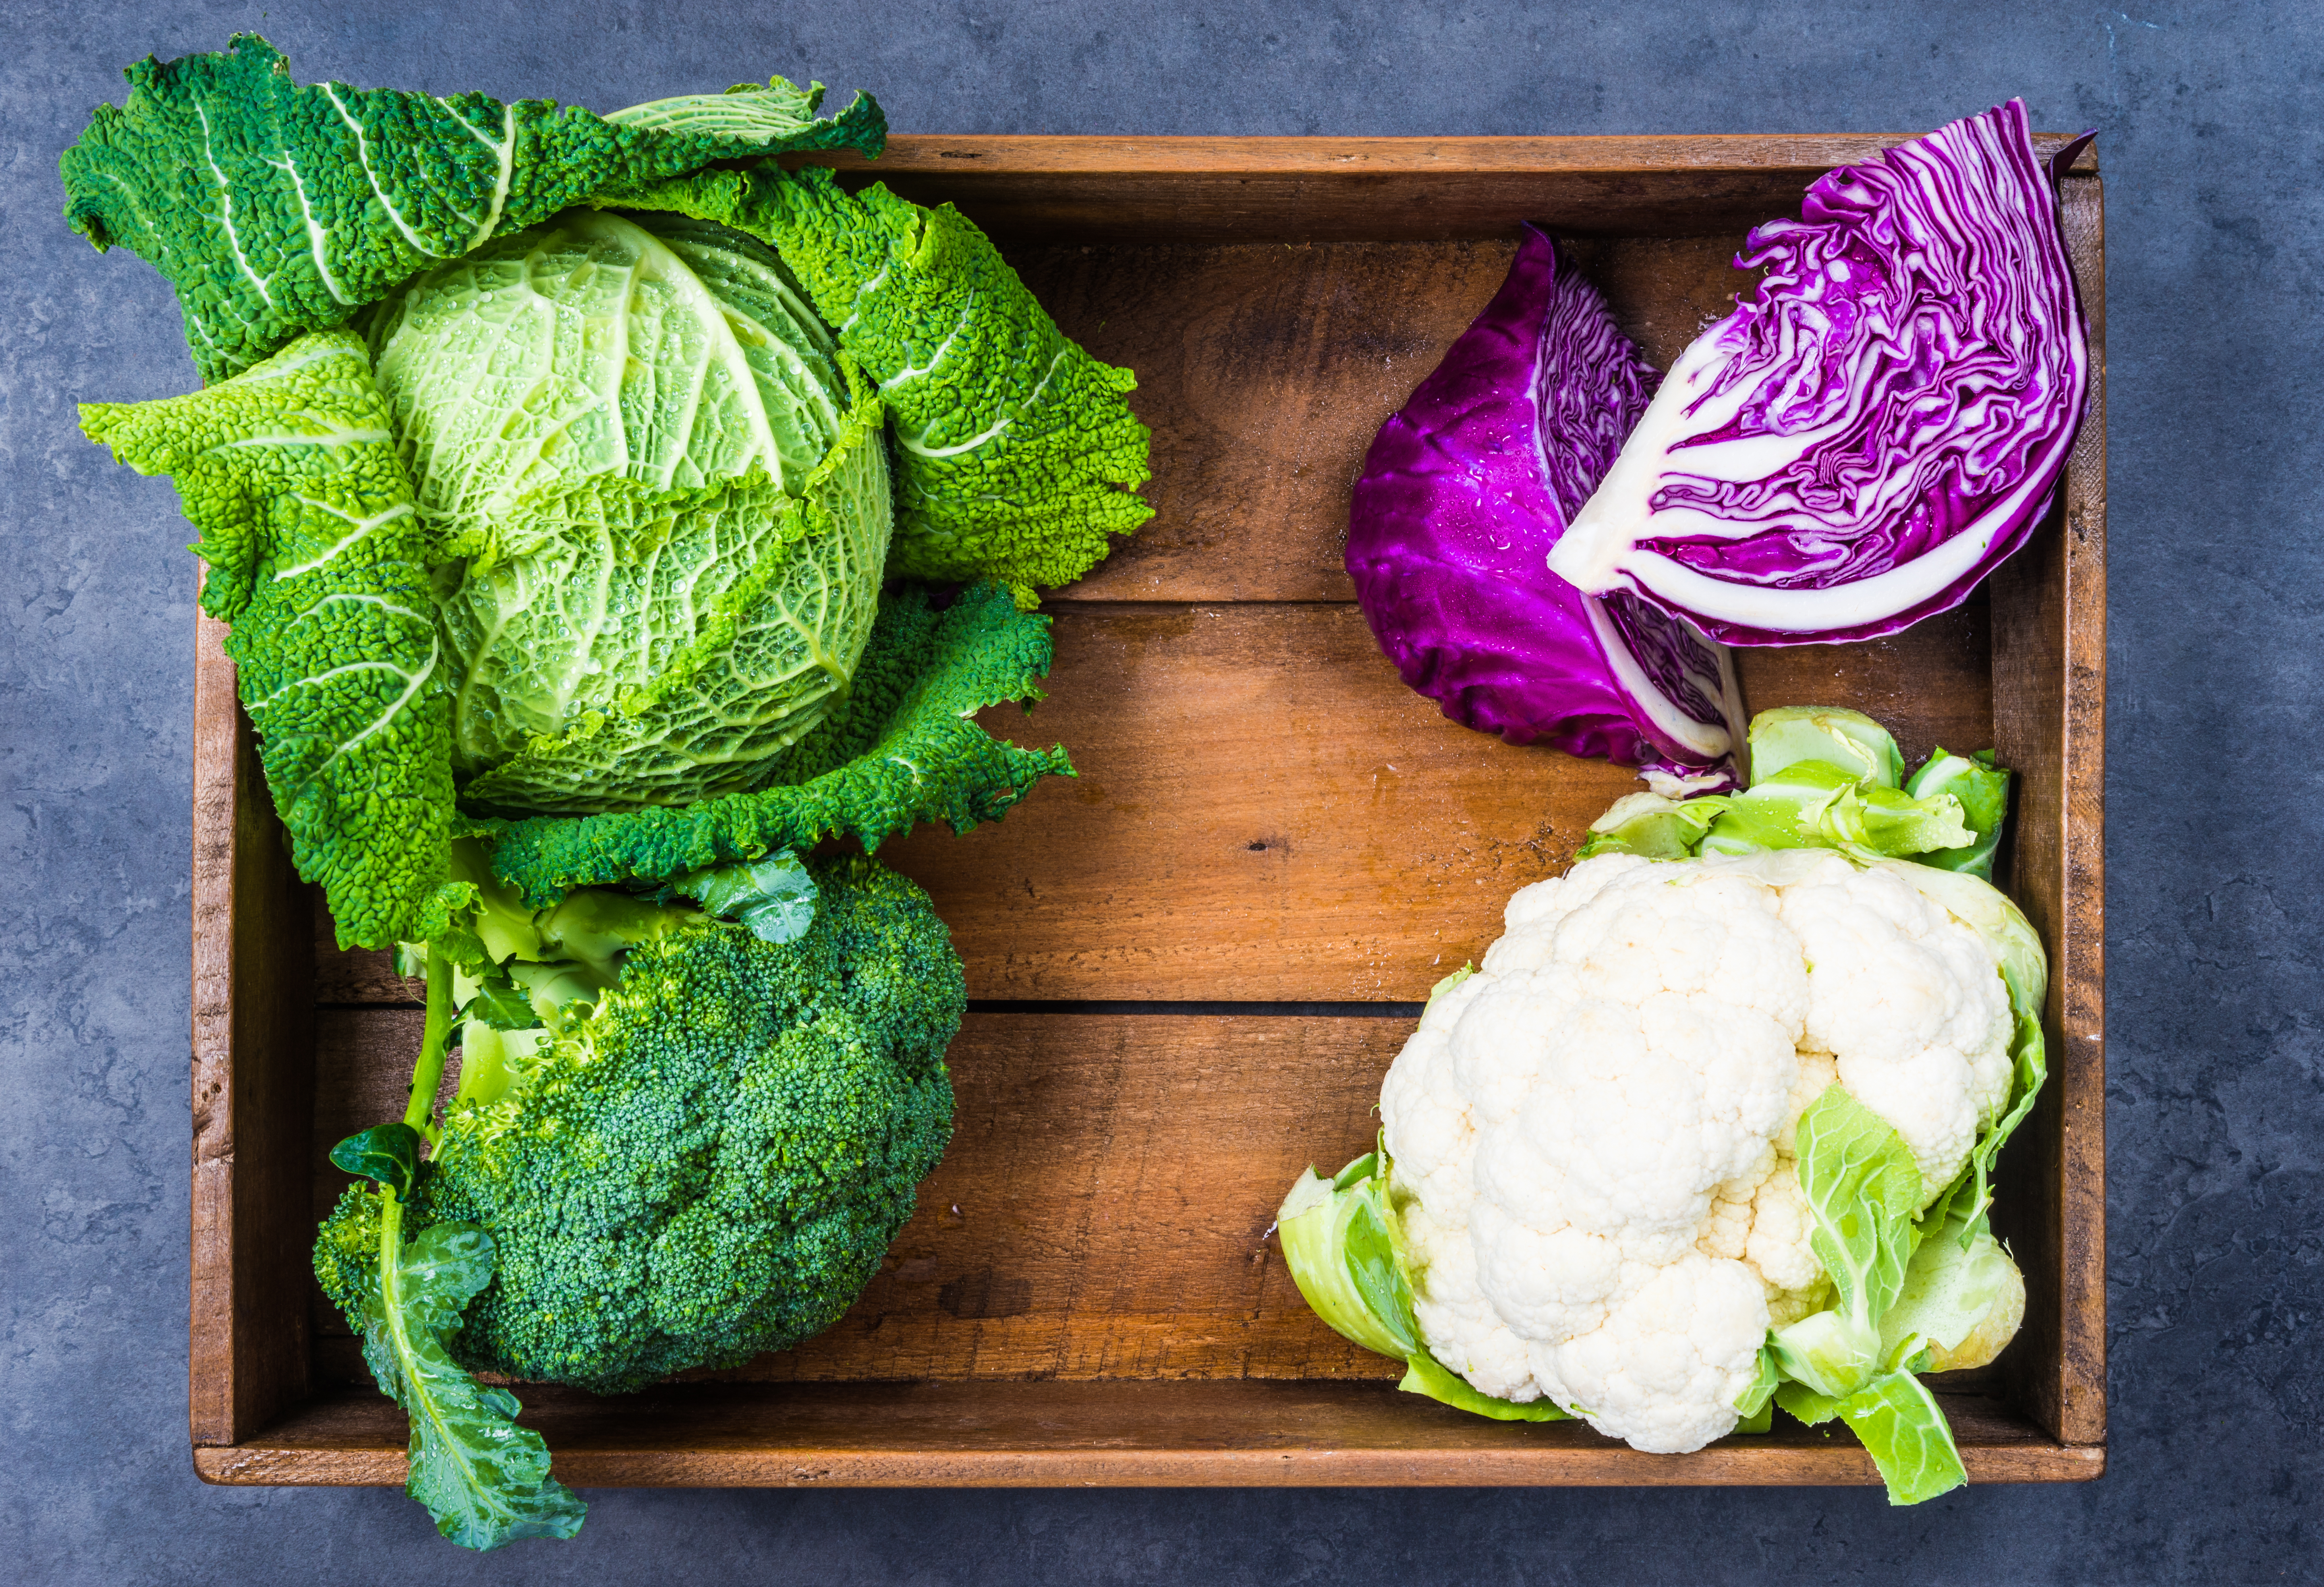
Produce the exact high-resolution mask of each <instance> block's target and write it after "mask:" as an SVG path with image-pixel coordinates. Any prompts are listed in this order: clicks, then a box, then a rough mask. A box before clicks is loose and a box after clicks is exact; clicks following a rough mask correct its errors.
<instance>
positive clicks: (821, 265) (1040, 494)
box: [593, 161, 1154, 607]
mask: <svg viewBox="0 0 2324 1587" xmlns="http://www.w3.org/2000/svg"><path fill="white" fill-rule="evenodd" d="M593 201H595V202H597V203H601V204H618V205H622V206H624V207H627V208H643V209H676V210H679V211H681V212H683V213H685V214H687V215H691V216H694V217H697V218H699V219H705V220H714V221H716V222H719V223H720V224H722V225H724V226H733V227H734V228H735V229H736V230H738V231H742V232H747V233H749V234H751V235H753V236H756V237H759V238H761V240H763V241H765V242H767V243H770V244H771V245H774V247H775V248H776V249H777V250H778V251H779V253H780V254H782V256H783V262H784V263H786V264H787V265H788V266H789V267H790V268H791V269H792V270H793V271H795V272H797V273H798V276H799V279H800V281H801V282H802V283H803V284H804V285H805V286H806V287H807V292H808V295H809V296H810V297H812V298H813V299H814V300H815V306H816V312H818V313H819V314H821V315H822V317H823V318H824V319H825V322H826V323H828V324H829V325H831V326H832V327H833V328H835V330H836V331H837V333H838V336H839V344H840V346H842V347H843V348H844V349H845V350H846V351H847V352H848V353H850V354H852V355H853V356H854V357H855V358H856V359H857V360H858V361H859V362H860V363H861V364H862V366H863V368H864V369H865V371H866V372H868V373H869V374H871V377H872V379H874V380H875V381H877V382H878V383H879V390H880V396H881V400H882V401H885V402H886V403H887V405H888V411H889V413H890V417H891V421H892V426H893V434H894V438H895V443H896V445H895V461H896V475H897V477H896V535H895V541H894V544H893V546H892V548H891V549H890V552H889V562H888V567H889V571H890V572H891V573H899V574H902V575H903V576H905V577H910V578H927V579H935V580H944V581H952V580H959V579H969V578H994V579H999V580H1001V582H1002V583H1004V584H1007V585H1008V586H1010V589H1011V591H1012V592H1013V593H1014V594H1015V595H1016V596H1017V599H1018V601H1019V604H1022V605H1026V606H1028V607H1029V606H1030V605H1031V604H1033V601H1034V596H1033V590H1032V586H1036V585H1061V584H1069V583H1071V582H1072V581H1073V580H1074V579H1076V578H1079V577H1081V576H1082V575H1083V574H1084V573H1086V572H1087V571H1089V569H1090V568H1091V567H1094V566H1095V565H1096V564H1097V563H1098V562H1099V561H1101V560H1102V559H1103V558H1104V557H1105V555H1106V552H1107V551H1108V549H1110V548H1111V538H1110V537H1111V536H1114V535H1123V534H1128V533H1130V531H1133V530H1135V529H1136V528H1137V527H1138V526H1139V524H1141V523H1143V522H1145V521H1146V520H1147V519H1148V518H1149V517H1151V516H1152V515H1153V512H1154V509H1153V508H1152V507H1151V506H1150V505H1148V503H1146V502H1145V501H1143V500H1141V499H1140V498H1139V496H1138V495H1136V494H1134V493H1135V491H1136V490H1137V487H1138V486H1139V485H1140V484H1144V483H1145V481H1146V479H1147V478H1148V474H1149V472H1150V471H1149V469H1148V465H1147V443H1148V431H1147V429H1146V427H1145V426H1144V425H1143V424H1141V423H1139V420H1138V419H1137V416H1136V415H1135V414H1133V413H1131V412H1130V406H1129V404H1128V403H1127V402H1126V401H1124V400H1123V399H1124V396H1125V394H1126V393H1127V392H1130V391H1133V390H1135V389H1136V387H1137V378H1136V377H1135V376H1134V375H1132V374H1130V371H1128V370H1126V369H1118V368H1115V367H1113V366H1112V365H1111V364H1102V363H1100V362H1098V361H1097V360H1096V359H1094V358H1093V357H1091V356H1090V355H1089V354H1088V353H1087V352H1085V351H1084V349H1083V348H1082V347H1081V346H1079V345H1078V344H1076V343H1074V342H1073V341H1072V340H1070V339H1068V338H1067V337H1065V334H1064V333H1063V332H1062V331H1060V330H1058V329H1057V327H1056V322H1055V321H1053V320H1052V319H1051V318H1049V316H1048V314H1047V312H1046V311H1045V310H1044V309H1042V308H1041V306H1040V304H1039V302H1037V300H1035V299H1034V297H1033V294H1032V292H1031V291H1030V290H1029V289H1028V287H1027V286H1026V285H1025V283H1024V282H1023V281H1020V280H1019V279H1018V276H1017V272H1015V271H1014V270H1012V269H1010V266H1009V263H1008V261H1006V260H1005V259H1003V258H1002V257H1001V253H1000V250H998V249H997V248H995V247H994V246H993V245H992V243H991V239H989V238H988V237H986V236H985V235H984V234H983V233H982V231H979V230H978V229H977V228H976V226H974V225H973V223H972V222H971V221H970V220H969V219H968V218H967V217H965V216H963V215H962V214H960V212H959V211H957V210H955V209H954V208H953V207H952V206H951V205H949V204H947V205H945V206H943V207H942V208H936V209H926V208H921V207H920V206H919V205H917V204H913V203H911V202H909V201H908V200H906V199H903V198H898V197H896V196H895V195H894V194H893V193H890V192H889V191H888V189H886V188H885V187H882V186H878V185H874V186H872V187H871V188H869V189H865V190H864V191H863V192H862V193H859V194H854V195H852V196H851V195H850V194H848V193H847V192H845V191H844V190H843V189H841V188H840V186H839V184H838V181H837V180H836V179H835V177H834V176H833V174H832V173H831V172H830V171H825V170H821V169H810V170H806V171H795V172H786V171H782V170H780V169H779V167H777V166H776V165H775V164H774V163H773V162H772V161H768V162H765V163H763V164H761V165H760V166H758V167H756V168H754V169H752V170H750V171H705V172H703V173H700V174H698V175H695V176H691V177H687V178H683V179H680V180H670V181H663V182H652V181H641V182H637V183H633V184H630V185H626V186H622V187H619V188H614V189H609V190H608V191H606V192H605V193H604V194H602V195H600V196H599V197H598V198H595V200H593Z"/></svg>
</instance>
